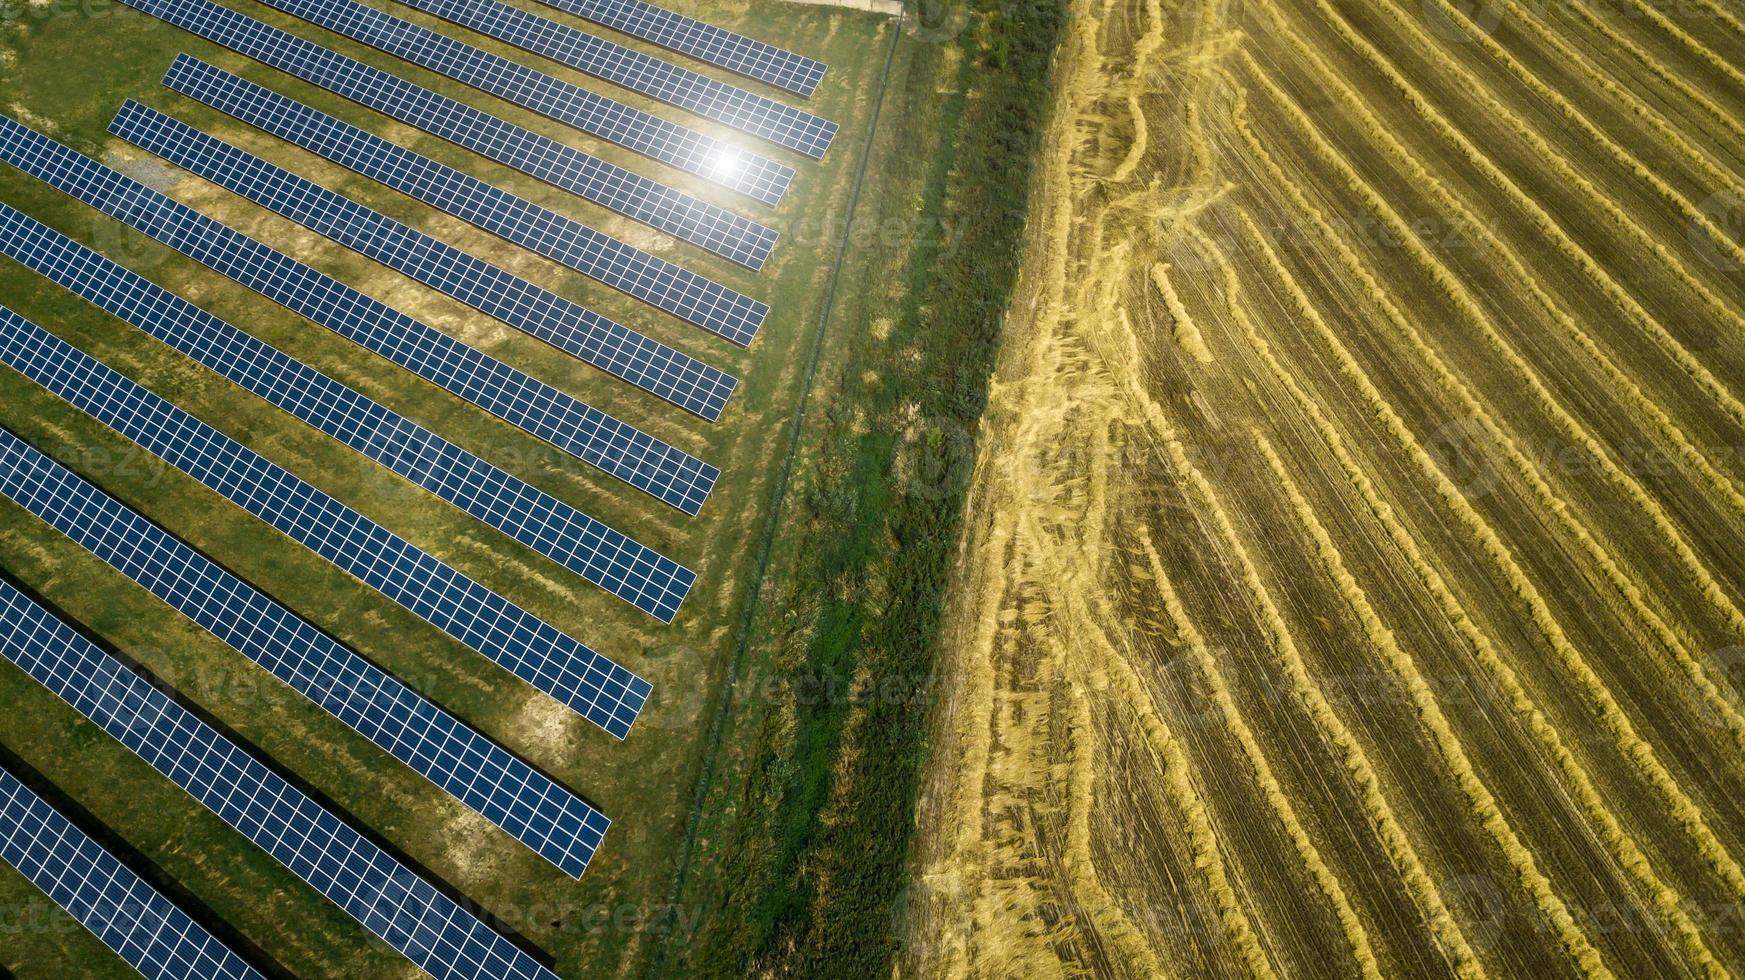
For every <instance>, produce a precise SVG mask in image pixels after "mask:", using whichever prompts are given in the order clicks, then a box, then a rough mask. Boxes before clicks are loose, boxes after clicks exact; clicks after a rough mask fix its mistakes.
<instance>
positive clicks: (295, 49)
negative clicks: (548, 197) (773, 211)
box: [124, 0, 777, 268]
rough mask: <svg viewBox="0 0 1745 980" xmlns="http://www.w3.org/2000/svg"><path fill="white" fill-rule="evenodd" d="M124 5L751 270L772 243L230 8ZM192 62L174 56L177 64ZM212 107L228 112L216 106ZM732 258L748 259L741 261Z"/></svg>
mask: <svg viewBox="0 0 1745 980" xmlns="http://www.w3.org/2000/svg"><path fill="white" fill-rule="evenodd" d="M124 2H126V3H128V4H130V5H131V6H134V7H137V8H139V9H140V10H142V11H145V12H146V13H150V14H153V15H155V16H158V17H161V18H163V19H164V20H165V21H166V22H167V23H170V24H174V25H176V26H178V27H181V28H183V29H185V30H188V31H192V32H193V33H194V34H196V35H199V36H200V37H203V38H206V39H207V40H210V41H213V42H215V43H218V44H222V45H224V46H225V47H228V48H230V49H232V50H234V51H237V52H239V53H241V54H244V55H247V56H249V57H251V58H254V59H255V60H257V61H259V62H261V63H262V64H265V65H270V66H272V67H274V68H277V69H279V70H280V71H283V72H285V73H287V74H290V75H292V76H295V77H297V78H301V79H303V80H304V81H307V82H310V83H312V84H314V85H318V86H320V87H322V88H324V89H326V90H328V91H330V92H332V93H334V94H335V95H339V96H342V97H344V98H347V99H350V100H352V101H353V102H356V103H358V104H359V105H362V106H365V107H368V108H371V109H375V110H376V111H378V112H381V113H383V114H384V115H387V116H389V117H390V118H393V119H396V120H398V121H400V122H403V123H406V124H407V125H409V126H416V127H417V128H419V129H422V130H424V131H425V132H428V133H431V134H433V135H435V136H439V137H441V138H443V139H445V140H448V141H450V142H452V143H454V144H455V145H457V146H460V147H464V148H466V149H469V150H472V151H473V152H475V153H478V154H480V155H481V156H484V157H487V158H489V159H492V160H496V161H497V162H498V163H502V164H504V165H505V166H509V167H513V168H515V169H516V170H519V171H521V172H522V173H525V174H527V175H528V176H530V177H534V178H537V179H539V180H543V181H545V182H547V183H549V184H551V185H552V186H554V187H557V188H559V189H560V190H567V191H569V192H570V193H573V194H577V195H579V196H581V197H583V198H586V199H587V200H590V201H593V202H594V203H595V204H598V205H600V206H602V207H607V208H611V209H612V210H614V211H617V212H619V213H620V214H624V215H626V216H628V217H631V218H634V219H635V220H637V221H641V222H643V223H645V224H647V225H649V226H651V227H654V228H658V229H660V230H661V231H664V232H667V233H668V234H670V235H674V236H677V237H678V238H681V239H683V240H685V241H687V242H690V243H692V244H694V245H697V246H699V247H701V248H706V249H708V250H710V251H712V252H716V253H718V254H721V255H724V256H726V257H727V258H730V259H733V260H734V261H736V262H741V263H744V264H747V265H752V266H753V267H754V268H755V267H760V266H762V264H763V262H764V260H765V259H767V258H768V257H769V253H770V251H771V250H772V249H773V248H774V247H775V242H776V237H777V236H776V232H775V231H774V230H773V229H770V228H767V227H765V226H763V225H760V224H758V223H757V222H754V221H751V220H750V219H748V218H744V217H741V216H739V215H737V214H734V213H733V212H731V211H728V210H726V209H725V208H720V207H717V206H715V205H713V204H708V203H705V202H703V201H700V200H698V199H697V198H695V197H692V196H690V195H688V194H683V193H680V192H679V191H676V190H673V189H672V188H670V187H667V186H665V185H663V184H658V183H656V182H654V181H652V180H649V179H648V178H647V177H643V176H641V175H639V174H635V173H632V172H630V171H629V170H626V169H624V168H623V167H620V166H617V165H616V164H611V163H607V162H606V161H604V160H601V159H600V158H598V157H595V156H591V155H589V154H587V153H583V152H582V151H580V150H576V149H572V148H570V147H568V146H566V145H564V144H563V143H560V142H559V141H557V140H554V139H551V138H550V137H547V136H541V135H540V134H538V133H535V132H532V131H530V130H527V129H523V128H521V127H519V126H515V125H512V124H510V123H508V122H505V121H504V120H502V119H499V118H497V117H496V116H493V115H490V114H489V113H486V112H481V111H480V110H478V109H474V108H473V107H471V106H469V105H466V104H465V103H462V102H457V101H455V100H454V99H450V98H448V97H446V96H442V95H438V94H436V93H435V92H432V91H430V90H429V89H426V88H422V87H420V86H417V85H414V84H412V83H411V82H408V81H406V80H404V79H401V78H397V77H395V76H393V75H390V74H388V73H387V72H384V71H380V70H378V69H375V68H372V67H370V66H369V65H366V64H364V63H363V62H361V61H354V60H353V59H351V58H347V57H345V56H343V55H340V54H336V53H335V52H332V51H329V50H327V49H326V48H323V47H321V46H320V45H317V44H314V43H312V42H309V41H305V40H303V39H302V38H300V37H297V36H295V35H292V34H287V33H286V32H284V31H281V30H279V29H277V28H273V27H268V26H267V25H265V24H262V23H260V22H259V21H255V20H250V19H249V18H247V17H244V16H243V15H241V14H239V13H236V12H235V11H232V10H229V9H227V8H224V7H220V6H217V5H215V4H208V3H191V4H189V5H188V6H186V7H184V6H177V5H173V4H170V3H168V2H167V0H124ZM192 60H193V59H191V58H189V57H188V56H187V55H182V56H180V58H179V59H178V62H177V65H178V66H179V65H180V64H181V63H182V62H183V61H192ZM214 70H215V69H214ZM175 76H176V67H172V68H171V70H170V75H169V76H168V77H166V79H165V84H167V85H172V87H173V85H174V82H173V79H174V78H175ZM196 97H198V96H196ZM217 108H219V109H224V110H226V111H229V108H228V107H227V106H224V105H217ZM766 203H773V202H766ZM741 256H747V257H749V261H748V259H747V258H742V257H741Z"/></svg>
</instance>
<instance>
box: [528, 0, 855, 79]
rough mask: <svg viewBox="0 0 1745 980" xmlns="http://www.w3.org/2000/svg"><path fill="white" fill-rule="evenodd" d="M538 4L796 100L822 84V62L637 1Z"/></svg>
mask: <svg viewBox="0 0 1745 980" xmlns="http://www.w3.org/2000/svg"><path fill="white" fill-rule="evenodd" d="M540 2H541V3H544V4H545V5H547V6H549V7H554V8H556V9H558V10H561V11H564V12H565V13H569V14H575V15H576V16H577V17H580V18H582V19H584V20H591V21H593V22H594V23H596V24H600V25H602V26H605V27H610V28H612V29H613V30H616V31H622V32H623V33H625V34H628V35H630V36H631V37H639V38H642V39H643V40H644V41H648V42H650V43H653V44H658V45H660V46H661V47H663V48H666V49H667V50H669V51H677V52H679V53H680V54H688V55H690V56H691V57H693V58H696V59H697V60H699V61H706V62H708V63H709V64H711V65H715V66H716V67H718V68H725V69H727V70H728V71H731V72H737V73H738V74H741V75H744V76H745V77H746V78H755V79H757V80H758V81H760V82H768V83H769V84H771V85H774V86H776V87H777V88H782V89H786V90H788V91H789V92H793V93H796V94H798V95H804V96H810V95H811V94H812V93H813V92H814V91H816V90H817V88H818V83H819V82H821V81H823V80H824V71H825V66H824V65H823V64H822V63H821V62H817V61H813V60H812V59H811V58H807V57H804V56H803V55H797V54H795V53H793V52H792V51H784V50H782V49H781V48H778V47H776V46H774V45H772V44H765V43H763V42H762V41H754V40H752V39H751V38H749V37H746V36H745V35H743V34H735V33H734V32H732V31H729V30H725V29H723V28H720V27H716V26H714V25H712V24H705V23H703V22H702V21H700V20H693V19H692V18H690V17H686V16H684V15H683V14H675V13H673V12H672V11H670V10H666V9H663V8H661V7H657V6H655V5H654V4H652V3H643V2H642V0H540Z"/></svg>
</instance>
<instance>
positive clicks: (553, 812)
mask: <svg viewBox="0 0 1745 980" xmlns="http://www.w3.org/2000/svg"><path fill="white" fill-rule="evenodd" d="M0 495H4V496H7V497H10V498H12V500H13V501H15V502H16V503H18V504H19V506H21V507H23V508H24V509H26V510H28V511H30V512H31V513H33V514H35V515H36V516H37V517H39V518H41V519H42V520H43V521H44V522H45V523H47V524H48V525H49V526H50V527H52V528H54V529H55V530H57V531H59V532H60V533H62V534H64V535H66V536H67V537H69V538H71V539H72V540H73V541H74V543H76V544H78V545H79V546H80V547H82V548H84V549H85V550H87V551H89V552H91V553H92V554H94V555H96V556H97V557H98V558H101V559H102V560H103V561H104V562H106V563H108V564H109V565H111V566H112V567H114V568H115V569H116V570H118V571H120V572H121V573H122V574H124V575H126V576H127V577H128V578H130V579H132V580H133V581H135V582H137V583H138V584H139V585H141V586H143V587H144V588H145V589H146V591H148V592H150V593H152V594H153V595H155V596H157V597H158V598H159V599H161V600H162V601H163V602H164V603H166V604H168V605H169V606H170V607H171V608H173V609H175V610H176V611H178V612H180V613H181V614H182V615H184V616H186V617H188V618H189V619H190V620H192V621H193V622H194V623H195V625H197V626H199V627H200V628H202V629H204V630H206V631H207V632H209V633H211V634H212V635H213V636H216V637H217V638H218V639H220V640H222V641H224V642H225V643H227V644H229V645H230V646H231V647H232V648H233V649H235V650H236V651H237V652H239V653H241V654H242V655H243V656H245V657H247V658H248V659H250V660H252V661H254V662H255V663H257V664H259V665H260V666H261V667H263V668H265V669H266V670H267V671H268V672H269V673H271V674H272V675H273V676H274V677H277V678H278V679H279V680H281V681H284V682H285V683H286V684H289V685H290V686H291V687H292V688H295V689H296V690H297V691H298V692H299V693H301V694H302V695H303V696H305V697H307V698H309V700H311V701H314V702H315V703H316V704H318V705H320V706H321V707H322V708H323V709H325V710H326V711H328V712H329V713H330V714H332V715H333V716H334V717H335V718H338V719H339V720H340V721H342V722H344V723H345V724H346V725H348V726H350V727H351V728H352V729H353V730H354V731H356V732H357V733H358V734H360V735H362V736H363V737H365V738H367V739H369V740H370V741H371V742H374V743H375V744H376V745H377V746H378V747H380V748H381V749H383V750H384V751H386V752H387V753H388V754H389V755H391V756H393V757H394V758H396V759H398V760H400V761H401V762H403V763H405V764H406V765H407V766H408V767H410V768H411V769H412V770H414V771H415V772H417V773H419V774H421V775H423V776H424V777H425V778H427V779H429V780H430V781H431V782H433V783H435V784H436V785H437V786H439V787H441V788H443V789H445V790H447V791H448V792H449V793H450V794H451V795H453V796H454V797H455V799H457V800H460V801H461V802H462V803H464V804H466V805H467V806H469V807H471V808H472V809H473V810H475V811H477V812H478V813H479V814H480V815H482V816H483V817H484V818H485V819H487V820H489V821H491V822H492V823H494V824H496V825H497V826H499V827H501V828H503V829H504V830H505V831H507V832H508V833H509V835H510V836H512V837H514V838H515V839H516V840H519V841H521V842H522V843H523V844H526V845H527V846H528V847H530V848H532V849H533V850H534V851H536V852H538V853H539V854H540V855H541V856H542V857H544V858H545V859H546V860H548V861H550V862H551V863H552V864H554V865H556V866H557V867H559V868H561V869H562V870H563V871H564V872H565V873H566V874H568V875H570V876H571V877H572V878H579V877H580V876H581V874H582V872H583V871H584V870H586V869H587V866H588V860H589V859H590V858H592V857H593V855H594V851H595V850H596V849H597V848H598V847H599V846H600V841H601V839H602V837H603V836H604V835H605V833H606V828H607V826H608V824H609V821H608V820H607V819H606V817H605V815H604V814H602V813H601V812H600V811H598V810H596V809H594V808H593V807H591V806H589V805H588V804H586V803H584V802H582V801H581V800H580V799H577V798H576V797H575V796H574V795H573V794H571V793H570V792H569V791H568V790H566V789H564V788H563V787H562V786H559V785H558V784H557V783H554V782H552V781H551V779H549V778H547V777H546V776H545V775H544V774H542V773H540V772H539V771H538V770H536V769H534V768H533V767H531V766H529V765H528V764H527V763H525V762H523V761H521V760H520V759H519V758H517V757H515V756H514V755H511V754H510V753H509V752H507V751H505V750H504V749H503V748H502V747H501V746H498V745H497V744H496V743H494V742H491V741H489V740H488V739H486V738H485V737H484V736H482V735H480V734H479V733H478V732H476V731H473V730H472V729H471V728H468V727H467V726H466V725H465V724H463V723H462V722H460V721H458V720H456V719H455V717H454V716H453V715H450V714H448V713H447V712H445V711H443V710H442V709H441V708H438V707H437V706H435V705H434V704H431V703H430V702H429V701H427V700H425V699H424V698H423V697H421V696H419V695H418V694H417V693H416V692H414V691H412V690H411V689H410V688H408V687H406V686H405V685H404V684H401V683H400V682H399V681H397V680H395V679H394V678H392V677H389V676H388V675H387V674H385V673H383V672H382V671H381V670H380V669H378V668H377V667H376V666H375V665H374V664H371V663H370V662H369V661H367V660H365V659H363V658H362V657H360V656H358V655H357V654H355V653H353V652H351V651H350V650H348V649H346V648H345V647H343V646H340V645H339V643H338V642H337V641H336V640H334V639H333V638H332V637H329V636H328V635H327V634H325V633H322V632H321V631H320V630H317V629H316V628H315V627H313V626H311V625H309V624H308V623H307V622H305V621H304V620H302V619H299V618H298V617H297V615H296V614H295V613H293V612H291V611H290V610H288V609H286V608H285V607H284V606H281V605H279V604H278V603H276V602H274V601H273V600H271V599H269V598H267V597H266V596H264V595H262V594H261V593H259V592H257V591H255V590H254V589H253V588H252V587H250V586H249V585H248V584H247V583H246V582H243V581H242V580H241V579H239V578H237V577H236V576H234V575H232V574H230V573H229V572H226V571H225V570H224V569H222V568H219V567H218V566H217V565H215V564H213V563H212V562H211V561H210V560H208V559H207V558H205V557H204V556H202V555H201V554H199V553H198V552H196V551H195V550H194V549H192V548H190V547H188V546H187V545H186V544H183V543H182V542H180V541H178V540H176V539H175V538H174V537H171V536H170V534H169V532H167V531H165V530H163V529H162V528H160V527H158V526H157V525H155V524H152V523H151V522H149V521H147V520H146V519H145V518H143V517H141V516H140V515H139V514H137V513H135V512H134V511H132V510H130V509H129V508H128V507H127V506H126V505H124V504H122V503H120V502H119V501H117V500H115V499H114V498H113V497H110V496H108V495H107V494H105V493H103V492H102V491H101V490H98V489H97V488H96V487H93V486H92V485H91V484H89V483H86V482H85V481H84V480H82V479H80V478H79V477H77V476H75V475H74V474H73V473H72V472H71V471H70V470H68V469H66V468H65V467H63V466H61V465H60V464H59V463H56V462H55V461H54V460H52V459H49V458H48V457H47V456H44V455H43V454H42V453H40V452H38V451H37V450H35V449H33V448H32V447H30V446H29V445H27V444H25V443H24V442H23V441H22V440H20V439H19V438H18V437H17V436H15V435H13V434H12V433H10V432H8V431H6V430H4V429H0ZM632 694H633V695H634V694H640V695H646V694H647V691H646V690H642V691H640V692H632ZM123 741H126V739H123ZM128 747H129V748H132V749H134V751H139V750H140V749H139V746H137V745H134V744H132V743H129V745H128ZM172 778H173V777H172ZM318 887H319V886H318ZM366 924H367V923H366Z"/></svg>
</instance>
